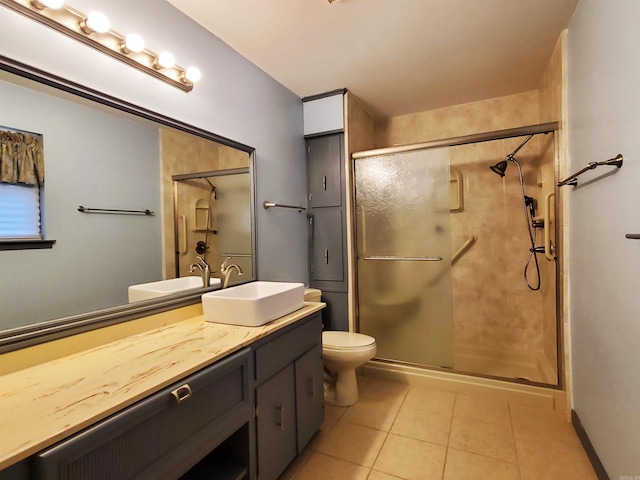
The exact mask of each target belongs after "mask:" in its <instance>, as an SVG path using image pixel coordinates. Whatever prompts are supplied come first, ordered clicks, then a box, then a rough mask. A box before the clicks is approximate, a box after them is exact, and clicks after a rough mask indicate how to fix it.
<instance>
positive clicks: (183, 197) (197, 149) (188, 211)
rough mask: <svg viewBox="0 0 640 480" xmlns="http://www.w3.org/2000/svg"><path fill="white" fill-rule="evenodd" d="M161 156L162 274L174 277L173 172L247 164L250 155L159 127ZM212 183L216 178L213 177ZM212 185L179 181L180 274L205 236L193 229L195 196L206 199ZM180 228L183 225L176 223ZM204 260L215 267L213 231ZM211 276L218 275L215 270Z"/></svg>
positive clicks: (191, 260)
mask: <svg viewBox="0 0 640 480" xmlns="http://www.w3.org/2000/svg"><path fill="white" fill-rule="evenodd" d="M161 157H162V205H163V217H162V220H163V222H162V230H163V234H164V243H163V251H164V278H174V277H175V239H174V218H173V181H172V180H171V177H172V176H173V175H181V174H187V173H197V172H209V171H212V170H225V169H230V168H242V167H248V166H249V155H248V154H247V153H246V152H243V151H240V150H236V149H233V148H230V147H226V146H224V145H220V144H218V143H216V142H213V141H211V140H206V139H203V138H200V137H196V136H194V135H190V134H187V133H184V132H179V131H177V130H168V129H162V130H161ZM214 183H215V181H214ZM210 192H211V188H210V187H209V184H208V183H206V181H204V180H200V181H189V182H180V197H179V198H180V203H179V210H180V212H179V213H182V214H184V215H185V220H186V227H187V228H186V247H187V248H186V253H184V254H181V255H180V256H179V261H180V275H181V276H185V275H188V274H189V273H188V272H189V265H190V264H192V263H194V262H195V261H196V255H197V253H196V251H195V245H196V243H197V242H198V241H199V240H202V241H204V240H205V232H202V231H198V232H194V229H195V209H194V205H195V203H196V201H197V200H198V199H201V200H202V201H204V202H205V203H207V202H208V198H209V194H210ZM211 206H212V207H213V210H214V211H212V212H210V214H211V217H212V219H213V222H214V224H213V228H215V218H216V212H215V208H216V202H212V204H211ZM179 228H182V225H180V226H179ZM207 240H208V242H207V243H208V245H209V249H208V250H207V262H208V263H210V264H211V265H212V268H211V269H212V270H217V268H215V264H216V262H217V261H218V244H217V241H216V237H215V235H214V234H213V233H211V232H210V233H209V236H208V238H207ZM213 276H217V274H216V273H214V274H213Z"/></svg>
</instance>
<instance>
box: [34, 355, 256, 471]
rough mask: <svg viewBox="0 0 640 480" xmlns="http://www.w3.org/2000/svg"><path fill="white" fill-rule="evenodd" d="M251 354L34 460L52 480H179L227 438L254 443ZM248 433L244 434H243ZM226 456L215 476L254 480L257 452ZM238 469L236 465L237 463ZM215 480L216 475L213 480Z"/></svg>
mask: <svg viewBox="0 0 640 480" xmlns="http://www.w3.org/2000/svg"><path fill="white" fill-rule="evenodd" d="M250 358H251V355H250V351H249V349H248V348H247V349H244V350H242V351H240V352H238V353H235V354H233V355H231V356H229V357H227V358H226V359H224V360H221V361H219V362H216V363H215V364H213V365H212V366H210V367H207V368H204V369H202V370H200V371H199V372H197V373H195V374H193V375H190V376H188V377H186V378H185V379H183V380H181V381H180V382H178V383H176V384H175V385H172V386H170V387H168V388H166V389H164V390H161V391H160V392H158V393H156V394H154V395H151V396H149V397H147V398H146V399H144V400H142V401H140V402H138V403H137V404H135V405H133V406H131V407H129V408H126V409H125V410H123V411H121V412H118V413H116V414H115V415H113V416H111V417H109V418H107V419H106V420H103V421H101V422H99V423H97V424H95V425H94V426H91V427H89V428H88V429H86V430H84V431H82V432H80V433H78V434H76V435H74V436H72V437H70V438H69V439H66V440H64V441H62V442H60V443H58V444H57V445H54V446H53V447H51V448H48V449H47V450H45V451H43V452H41V453H39V454H37V455H35V456H34V457H32V468H33V477H34V478H35V479H43V480H44V479H46V480H75V479H77V480H87V479H91V480H102V479H104V480H113V479H133V478H135V479H149V478H162V479H175V478H178V477H180V476H181V475H183V474H185V473H187V472H188V471H189V469H191V468H192V467H193V466H194V465H196V464H197V463H198V462H199V461H200V460H202V459H203V458H205V457H207V456H208V455H209V454H210V453H211V452H215V450H216V449H217V447H219V446H221V445H222V444H223V442H225V440H227V439H229V438H231V437H233V436H234V435H236V436H238V435H239V436H244V437H246V438H247V439H248V438H249V433H248V432H249V424H250V422H251V418H252V398H251V392H250V390H249V387H250V381H251V377H252V373H251V372H250V368H252V365H251V362H250V361H249V360H250ZM243 432H244V433H243ZM234 457H235V458H233V461H232V462H229V460H230V458H231V457H230V456H229V455H219V456H218V458H217V459H216V460H217V461H218V462H222V463H217V464H215V465H212V466H210V469H211V471H222V470H223V469H224V470H225V471H227V472H229V473H228V476H226V477H219V476H216V477H215V478H216V479H218V478H220V480H223V479H237V478H249V471H250V465H251V451H250V447H249V442H248V441H246V442H245V446H244V449H243V450H242V451H238V449H237V448H235V449H234ZM230 463H232V464H230ZM211 478H213V477H211Z"/></svg>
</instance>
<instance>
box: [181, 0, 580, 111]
mask: <svg viewBox="0 0 640 480" xmlns="http://www.w3.org/2000/svg"><path fill="white" fill-rule="evenodd" d="M169 2H170V3H172V4H173V5H174V6H176V7H177V8H178V9H180V10H182V11H183V12H184V13H185V14H187V15H188V16H190V17H191V18H193V19H194V20H195V21H196V22H198V23H200V24H201V25H202V26H204V27H205V28H207V29H208V30H209V31H211V32H212V33H213V34H215V35H216V36H218V37H219V38H221V39H222V40H223V41H224V42H226V43H227V44H228V45H230V46H231V47H232V48H233V49H234V50H236V51H237V52H239V53H240V54H241V55H243V56H244V57H246V58H247V59H249V60H250V61H251V62H252V63H254V64H255V65H257V66H258V67H260V68H261V69H262V70H264V71H265V72H267V73H268V74H269V75H270V76H272V77H273V78H275V79H276V80H278V81H279V82H280V83H282V84H283V85H285V86H286V87H287V88H289V89H290V90H291V91H293V92H294V93H295V94H297V95H299V96H300V97H305V96H310V95H315V94H318V93H323V92H327V91H330V90H334V89H337V88H343V87H346V88H348V89H349V90H350V91H351V92H353V93H354V94H355V95H356V96H357V97H358V98H360V99H361V100H362V101H363V102H364V103H365V105H366V106H367V108H368V109H369V111H370V113H372V114H374V115H375V116H377V117H386V116H395V115H402V114H406V113H413V112H419V111H424V110H430V109H433V108H439V107H444V106H449V105H456V104H461V103H467V102H473V101H477V100H484V99H487V98H493V97H499V96H503V95H510V94H514V93H520V92H525V91H530V90H534V89H536V88H537V87H538V83H539V82H540V79H541V76H542V73H543V71H544V68H545V66H546V63H547V61H548V60H549V58H550V56H551V53H552V51H553V48H554V46H555V43H556V41H557V39H558V36H559V34H560V32H561V31H562V30H563V29H565V28H566V27H567V25H568V23H569V20H570V18H571V14H572V13H573V11H574V9H575V7H576V4H577V3H578V0H336V1H335V2H334V3H332V4H329V2H328V0H169Z"/></svg>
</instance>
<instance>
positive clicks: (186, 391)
mask: <svg viewBox="0 0 640 480" xmlns="http://www.w3.org/2000/svg"><path fill="white" fill-rule="evenodd" d="M171 395H173V396H174V397H175V399H176V402H178V403H182V402H184V401H185V400H187V399H189V398H191V387H190V386H189V384H188V383H185V384H184V385H182V386H181V387H178V388H176V389H175V390H173V391H172V392H171Z"/></svg>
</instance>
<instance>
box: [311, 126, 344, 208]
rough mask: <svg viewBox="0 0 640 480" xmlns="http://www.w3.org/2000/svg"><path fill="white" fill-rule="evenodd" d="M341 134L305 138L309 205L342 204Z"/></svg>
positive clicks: (332, 205)
mask: <svg viewBox="0 0 640 480" xmlns="http://www.w3.org/2000/svg"><path fill="white" fill-rule="evenodd" d="M342 139H343V135H342V134H336V135H328V136H324V137H316V138H310V139H308V140H307V177H308V181H309V194H310V201H309V206H310V207H311V208H316V207H338V206H340V205H341V204H342V201H341V198H342V190H341V188H340V185H341V184H342V183H341V179H342V165H343V162H342Z"/></svg>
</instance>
